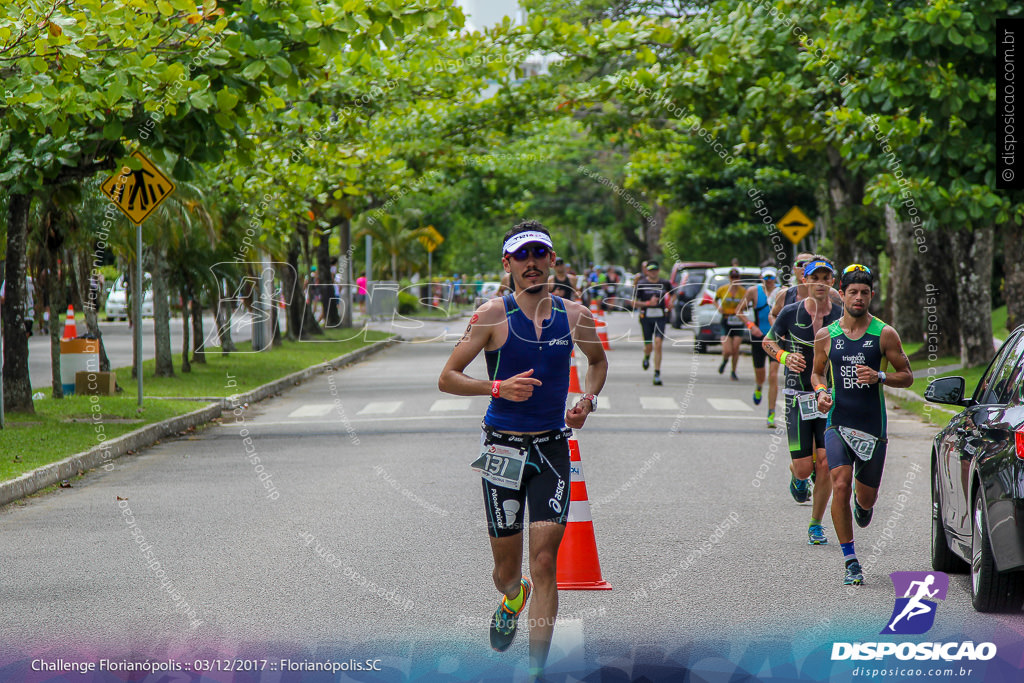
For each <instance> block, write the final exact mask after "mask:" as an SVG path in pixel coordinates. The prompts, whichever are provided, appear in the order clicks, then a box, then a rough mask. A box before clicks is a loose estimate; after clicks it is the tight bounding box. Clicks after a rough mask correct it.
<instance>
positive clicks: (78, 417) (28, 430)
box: [0, 330, 391, 481]
mask: <svg viewBox="0 0 1024 683" xmlns="http://www.w3.org/2000/svg"><path fill="white" fill-rule="evenodd" d="M390 336H391V335H390V334H387V333H384V332H374V331H366V332H365V333H364V332H363V331H362V330H331V331H329V332H328V334H327V336H326V337H323V338H318V341H313V342H289V341H285V342H284V344H283V345H282V346H279V347H274V348H273V349H272V350H270V351H266V352H261V353H252V351H251V349H252V346H251V344H249V343H248V342H246V343H244V344H239V345H238V349H239V351H238V352H236V353H233V354H229V355H228V356H222V355H221V353H220V349H219V348H217V349H214V351H216V353H209V354H208V357H207V362H206V363H205V364H202V363H193V364H192V372H189V373H182V372H181V371H180V370H181V366H180V361H181V356H180V355H175V357H174V364H175V371H176V374H175V376H174V377H154V376H153V372H154V361H152V360H149V361H146V362H144V363H143V371H142V375H143V409H142V412H141V413H139V412H137V411H136V404H137V391H136V382H135V381H134V380H133V379H132V378H131V369H130V368H118V369H117V370H116V372H117V377H118V384H120V386H121V387H122V388H123V389H124V391H123V392H122V393H119V394H118V395H116V396H68V397H66V398H63V399H60V400H54V399H50V398H46V399H40V400H37V401H35V410H36V412H35V413H34V414H32V413H8V414H7V416H6V420H7V428H6V429H2V430H0V481H6V480H8V479H14V478H15V477H18V476H19V475H22V474H24V473H25V472H29V471H31V470H33V469H35V468H37V467H41V466H43V465H48V464H50V463H53V462H57V461H59V460H63V459H64V458H66V457H68V456H71V455H74V454H75V453H81V452H82V451H86V450H89V449H90V448H92V447H94V446H97V445H99V444H100V443H102V441H103V440H109V439H112V438H115V437H118V436H122V435H124V434H127V433H128V432H130V431H133V430H135V429H138V428H140V427H143V426H145V425H147V424H152V423H154V422H159V421H161V420H166V419H167V418H171V417H175V416H177V415H183V414H185V413H189V412H192V411H193V410H196V409H198V408H200V407H202V406H203V405H204V404H203V403H201V402H199V401H196V400H175V399H166V400H147V399H146V397H156V396H163V397H182V398H184V399H189V398H198V397H202V396H209V397H224V396H230V395H231V394H236V393H242V392H245V391H250V390H252V389H255V388H256V387H258V386H261V385H263V384H266V383H267V382H271V381H273V380H275V379H278V378H280V377H284V376H285V375H288V374H291V373H293V372H298V371H299V370H303V369H305V368H307V367H309V366H311V365H316V364H318V363H323V362H325V361H328V360H331V359H332V358H337V357H338V356H342V355H344V354H346V353H349V352H351V351H355V350H357V349H360V348H362V347H364V346H368V345H370V344H372V343H374V342H376V341H380V340H382V339H387V338H388V337H390ZM228 375H231V376H232V377H233V378H234V379H235V382H237V384H236V385H235V386H231V387H228V386H227V381H226V380H227V376H228ZM94 415H100V416H101V419H100V421H99V422H96V420H95V418H94Z"/></svg>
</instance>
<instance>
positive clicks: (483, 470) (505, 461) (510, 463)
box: [470, 443, 527, 491]
mask: <svg viewBox="0 0 1024 683" xmlns="http://www.w3.org/2000/svg"><path fill="white" fill-rule="evenodd" d="M526 456H527V452H526V451H525V450H520V449H518V448H515V447H514V446H502V445H500V444H494V443H492V444H488V443H484V444H483V453H481V454H480V457H479V458H477V459H476V460H475V461H474V462H473V464H472V465H470V467H472V468H473V469H474V470H475V471H477V472H479V473H480V476H482V477H483V478H484V479H486V480H487V481H489V482H491V483H492V484H494V485H495V486H501V487H502V488H506V489H512V490H514V491H518V490H519V486H520V485H521V484H522V483H523V468H524V466H525V464H526Z"/></svg>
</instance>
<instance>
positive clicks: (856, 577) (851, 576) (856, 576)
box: [843, 560, 864, 586]
mask: <svg viewBox="0 0 1024 683" xmlns="http://www.w3.org/2000/svg"><path fill="white" fill-rule="evenodd" d="M863 583H864V573H863V572H861V570H860V562H858V561H857V560H850V561H849V562H847V563H846V576H845V577H843V585H844V586H860V585H863Z"/></svg>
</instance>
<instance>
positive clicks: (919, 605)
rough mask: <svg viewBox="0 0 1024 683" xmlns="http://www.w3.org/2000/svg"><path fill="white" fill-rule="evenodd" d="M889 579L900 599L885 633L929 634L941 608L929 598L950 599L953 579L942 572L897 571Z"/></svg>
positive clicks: (882, 631)
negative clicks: (948, 594) (950, 587)
mask: <svg viewBox="0 0 1024 683" xmlns="http://www.w3.org/2000/svg"><path fill="white" fill-rule="evenodd" d="M889 576H890V577H891V578H892V585H893V588H894V589H895V591H896V595H897V598H896V605H895V606H894V607H893V609H892V616H890V617H889V623H888V624H887V625H886V627H885V628H884V629H882V630H881V633H882V634H883V635H892V634H900V635H917V634H921V633H925V632H927V631H928V629H930V628H931V627H932V625H933V624H934V623H935V609H936V605H937V603H936V602H935V601H934V600H930V599H928V598H935V599H938V600H945V599H946V591H947V590H949V576H947V575H946V574H944V573H942V572H893V573H892V574H890V575H889ZM899 596H902V597H899Z"/></svg>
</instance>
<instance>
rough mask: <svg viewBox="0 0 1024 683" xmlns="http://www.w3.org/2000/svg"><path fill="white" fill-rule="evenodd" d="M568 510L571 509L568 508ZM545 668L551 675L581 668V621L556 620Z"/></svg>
mask: <svg viewBox="0 0 1024 683" xmlns="http://www.w3.org/2000/svg"><path fill="white" fill-rule="evenodd" d="M569 509H570V510H571V509H572V508H569ZM546 668H547V670H548V671H550V672H551V673H552V674H556V673H559V672H569V671H581V670H582V668H583V620H582V619H563V618H559V619H558V625H557V626H556V627H555V632H554V633H553V634H552V636H551V651H550V653H549V655H548V661H547V665H546Z"/></svg>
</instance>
